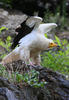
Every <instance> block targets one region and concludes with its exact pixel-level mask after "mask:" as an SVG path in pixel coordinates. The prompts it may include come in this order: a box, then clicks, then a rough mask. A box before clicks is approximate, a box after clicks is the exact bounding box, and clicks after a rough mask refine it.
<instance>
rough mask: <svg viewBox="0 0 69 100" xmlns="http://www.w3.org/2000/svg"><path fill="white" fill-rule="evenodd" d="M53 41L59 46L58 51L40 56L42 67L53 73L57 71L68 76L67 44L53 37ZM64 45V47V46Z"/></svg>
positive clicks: (68, 46) (68, 50)
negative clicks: (51, 70) (49, 69)
mask: <svg viewBox="0 0 69 100" xmlns="http://www.w3.org/2000/svg"><path fill="white" fill-rule="evenodd" d="M55 39H56V40H55V41H56V42H57V43H58V45H60V48H61V49H60V50H58V51H52V50H50V51H48V52H45V53H44V54H43V55H42V63H41V64H42V66H44V67H47V68H51V69H53V70H54V71H59V72H61V73H63V74H69V56H68V54H69V44H68V42H67V41H66V40H62V41H60V39H59V38H58V37H57V36H55ZM64 45H65V46H64Z"/></svg>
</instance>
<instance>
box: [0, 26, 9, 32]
mask: <svg viewBox="0 0 69 100" xmlns="http://www.w3.org/2000/svg"><path fill="white" fill-rule="evenodd" d="M5 29H6V30H8V28H6V27H1V28H0V33H1V31H3V30H5Z"/></svg>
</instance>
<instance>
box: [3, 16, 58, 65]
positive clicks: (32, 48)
mask: <svg viewBox="0 0 69 100" xmlns="http://www.w3.org/2000/svg"><path fill="white" fill-rule="evenodd" d="M41 22H42V18H41V17H36V16H34V17H31V18H29V19H28V20H27V21H26V24H27V25H28V26H29V27H30V28H32V27H34V28H33V30H32V31H31V32H30V33H29V34H27V35H25V36H24V37H23V38H21V39H20V40H18V41H19V42H18V43H19V46H18V47H16V48H15V49H14V50H13V51H12V52H11V53H9V54H8V55H7V56H6V57H4V58H3V60H2V64H7V63H10V62H13V61H17V60H23V61H24V62H25V63H26V64H28V63H30V64H32V65H33V64H36V65H40V62H41V59H40V53H41V51H43V50H46V49H47V48H50V47H55V46H57V44H55V43H54V42H53V40H51V39H48V38H46V37H45V36H44V34H45V33H47V32H49V31H50V30H51V29H52V28H55V27H56V26H57V25H56V24H55V23H41ZM30 58H31V60H32V62H31V61H30Z"/></svg>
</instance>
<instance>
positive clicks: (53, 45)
mask: <svg viewBox="0 0 69 100" xmlns="http://www.w3.org/2000/svg"><path fill="white" fill-rule="evenodd" d="M52 47H57V44H56V43H50V44H49V47H48V48H52Z"/></svg>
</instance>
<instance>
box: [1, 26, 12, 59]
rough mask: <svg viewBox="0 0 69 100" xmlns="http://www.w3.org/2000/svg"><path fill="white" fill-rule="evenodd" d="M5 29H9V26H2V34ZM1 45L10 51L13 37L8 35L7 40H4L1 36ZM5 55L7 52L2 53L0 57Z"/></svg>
mask: <svg viewBox="0 0 69 100" xmlns="http://www.w3.org/2000/svg"><path fill="white" fill-rule="evenodd" d="M3 30H8V28H6V27H1V28H0V34H1V33H2V31H3ZM0 46H2V47H3V48H4V49H5V50H6V51H7V52H10V46H11V37H10V36H8V37H7V38H6V40H5V41H3V40H2V39H1V38H0ZM0 54H2V52H0ZM5 55H6V53H4V54H2V55H1V56H0V58H3V57H4V56H5Z"/></svg>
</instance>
